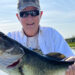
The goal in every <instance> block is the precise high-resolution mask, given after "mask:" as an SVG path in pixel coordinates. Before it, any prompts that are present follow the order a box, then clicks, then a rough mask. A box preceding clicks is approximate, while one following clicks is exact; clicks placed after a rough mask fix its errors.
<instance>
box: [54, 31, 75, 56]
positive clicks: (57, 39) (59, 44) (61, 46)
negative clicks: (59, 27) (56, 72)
mask: <svg viewBox="0 0 75 75" xmlns="http://www.w3.org/2000/svg"><path fill="white" fill-rule="evenodd" d="M53 39H54V50H55V51H56V52H59V53H62V54H64V55H65V56H66V57H70V56H75V54H74V53H73V51H72V50H71V48H70V47H69V45H68V44H67V42H66V41H65V40H64V38H63V37H62V36H61V35H60V33H58V32H57V31H56V30H54V36H53Z"/></svg>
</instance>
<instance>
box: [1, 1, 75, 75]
mask: <svg viewBox="0 0 75 75" xmlns="http://www.w3.org/2000/svg"><path fill="white" fill-rule="evenodd" d="M40 5H41V10H42V11H43V16H42V18H41V21H40V25H41V26H48V27H52V28H54V29H56V30H57V31H58V32H59V33H60V34H61V35H62V36H63V37H64V38H69V37H73V36H75V0H40ZM0 8H1V9H0V31H2V32H4V33H5V34H7V33H8V32H12V31H16V30H20V29H21V24H20V23H19V21H18V20H17V18H16V13H17V0H1V1H0ZM0 73H1V72H0ZM0 75H5V74H2V73H1V74H0Z"/></svg>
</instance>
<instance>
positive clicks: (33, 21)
mask: <svg viewBox="0 0 75 75" xmlns="http://www.w3.org/2000/svg"><path fill="white" fill-rule="evenodd" d="M36 9H37V8H35V7H32V6H30V7H27V8H25V9H23V11H32V10H36ZM16 15H17V17H18V19H19V21H20V22H21V24H22V26H23V30H24V33H25V34H26V35H27V36H34V35H36V33H37V32H38V29H39V22H40V18H41V16H42V12H40V14H39V15H37V16H31V15H28V16H27V17H21V16H20V14H16Z"/></svg>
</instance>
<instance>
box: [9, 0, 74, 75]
mask: <svg viewBox="0 0 75 75" xmlns="http://www.w3.org/2000/svg"><path fill="white" fill-rule="evenodd" d="M42 14H43V11H40V5H39V0H19V1H18V13H16V16H17V18H18V20H19V21H20V23H21V25H22V31H16V32H12V33H11V32H9V33H8V36H9V37H11V38H13V39H15V40H17V41H18V42H19V43H21V44H22V45H24V46H25V47H27V48H30V49H31V50H34V51H36V49H38V50H37V52H39V53H42V54H44V55H47V54H49V53H51V52H58V53H62V54H64V55H65V56H66V57H70V56H75V55H74V54H73V52H72V51H71V49H70V47H69V46H68V44H67V43H66V41H65V40H64V39H63V37H62V36H61V35H60V34H59V33H58V32H57V31H56V30H54V29H53V28H48V27H40V25H39V23H40V19H41V16H42ZM72 67H73V65H72V66H71V67H70V69H71V72H70V70H69V69H68V71H66V75H69V74H68V73H71V74H70V75H72Z"/></svg>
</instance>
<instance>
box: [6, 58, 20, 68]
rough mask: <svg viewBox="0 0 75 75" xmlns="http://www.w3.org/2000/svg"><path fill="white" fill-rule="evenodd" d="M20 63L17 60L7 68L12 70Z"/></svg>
mask: <svg viewBox="0 0 75 75" xmlns="http://www.w3.org/2000/svg"><path fill="white" fill-rule="evenodd" d="M20 62H21V59H18V60H17V61H15V62H14V63H12V64H10V65H8V66H7V68H14V67H15V66H17V65H18V64H19V63H20Z"/></svg>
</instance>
